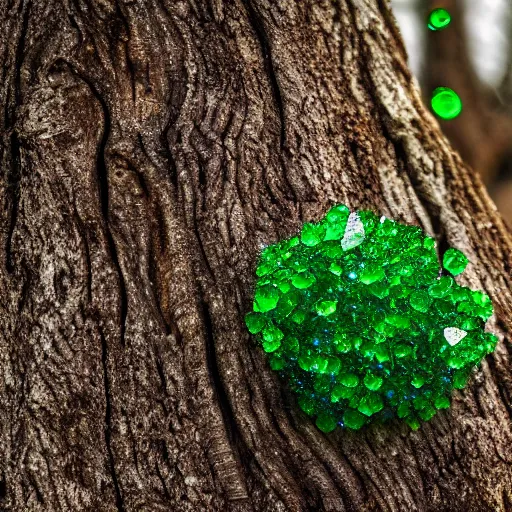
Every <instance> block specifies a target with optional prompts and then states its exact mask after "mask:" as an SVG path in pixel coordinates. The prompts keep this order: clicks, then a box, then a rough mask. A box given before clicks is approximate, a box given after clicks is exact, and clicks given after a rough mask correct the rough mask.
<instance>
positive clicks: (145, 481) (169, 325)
mask: <svg viewBox="0 0 512 512" xmlns="http://www.w3.org/2000/svg"><path fill="white" fill-rule="evenodd" d="M0 22H1V26H2V30H1V32H0V64H1V65H2V80H1V81H0V102H1V105H2V109H1V110H0V120H1V123H2V132H1V143H0V162H1V176H0V201H1V214H0V236H1V244H0V289H1V290H2V293H1V295H0V322H1V324H0V327H1V328H0V370H1V378H0V418H1V419H0V453H1V456H0V478H1V484H0V508H1V509H2V510H13V511H21V510H36V511H39V510H41V511H43V510H49V511H60V510H63V511H68V510H70V511H79V510H99V511H110V510H117V511H135V510H145V511H146V510H147V511H159V510H179V511H202V510H212V511H225V510H236V511H269V512H270V511H272V512H274V511H288V510H290V511H295V510H297V511H302V510H325V511H366V510H368V511H377V510H390V511H402V510H403V511H444V510H446V511H455V512H457V511H464V512H467V511H470V512H471V511H475V512H485V511H507V510H512V449H511V446H512V430H511V426H512V423H511V419H512V405H511V396H512V378H511V345H510V320H511V317H512V295H511V290H510V285H511V265H512V257H511V248H512V237H511V235H510V233H509V232H508V231H507V229H506V228H505V227H504V225H503V222H502V220H501V219H500V217H499V216H498V214H497V212H496V208H495V207H494V205H493V204H492V203H491V202H490V200H489V199H488V196H487V193H486V191H485V190H484V189H483V187H482V185H481V183H480V181H479V180H478V178H477V177H476V176H475V174H474V173H473V172H472V171H471V170H470V169H468V168H467V167H466V166H465V165H464V164H463V163H462V161H461V160H460V158H459V157H458V156H457V155H456V154H455V153H454V152H453V150H452V149H451V148H450V146H449V145H448V143H447V141H446V140H445V138H444V137H443V136H442V135H441V133H440V131H439V127H438V126H437V124H436V122H435V120H434V119H433V118H432V116H431V115H430V114H429V113H428V112H427V111H426V110H425V108H424V107H423V105H422V103H421V100H420V95H419V91H418V90H417V88H416V85H415V82H414V80H413V79H412V77H411V74H410V72H409V70H408V68H407V63H406V55H405V51H404V48H403V44H402V41H401V37H400V35H399V33H398V31H397V28H396V25H395V22H394V19H393V17H392V14H391V12H390V9H389V6H388V5H387V3H386V2H384V1H383V0H304V1H300V2H298V1H295V0H229V1H228V0H224V1H222V0H130V1H128V0H125V1H122V0H117V1H112V0H95V1H93V0H67V1H65V2H61V1H57V0H45V1H43V0H0ZM335 202H344V203H346V204H348V205H349V206H350V207H352V208H371V209H373V210H374V211H376V212H379V213H381V214H384V215H387V216H388V217H391V218H394V219H396V220H400V221H402V222H408V223H414V224H418V225H420V226H421V227H422V228H423V229H425V230H426V231H427V232H429V233H430V234H432V235H435V236H436V237H437V238H438V241H439V247H440V250H441V251H443V250H444V249H445V248H446V247H447V246H448V245H451V246H455V247H458V248H460V249H462V250H463V251H464V252H465V253H466V254H467V255H468V256H469V258H470V260H471V264H470V266H469V268H468V270H467V271H466V272H465V273H464V274H465V275H464V276H463V277H461V278H460V282H462V283H463V284H465V285H470V286H472V287H479V288H482V289H485V290H486V291H487V292H488V293H489V294H490V295H491V297H492V299H493V301H494V304H495V308H496V315H495V317H493V320H492V322H491V325H490V327H491V328H492V329H493V330H495V331H496V332H497V333H498V334H499V335H500V344H499V346H498V348H497V350H496V352H495V353H494V354H492V355H490V356H488V358H487V359H486V360H485V361H484V362H483V364H482V367H481V368H480V369H479V370H478V371H476V372H475V374H474V377H473V379H472V382H471V385H470V386H469V387H468V388H467V389H465V390H464V391H462V392H457V393H456V394H455V397H454V400H453V405H452V407H451V409H449V410H447V411H444V412H440V413H439V414H438V415H437V416H436V417H435V418H434V419H433V420H432V421H431V422H429V423H427V424H425V425H423V426H422V428H421V429H420V430H419V431H417V432H412V431H410V429H409V428H408V427H407V426H405V425H402V424H400V423H398V422H396V423H391V424H389V425H386V426H372V427H370V428H368V429H367V430H365V431H363V432H348V431H337V432H334V433H332V434H329V435H324V434H322V433H321V432H319V431H318V430H317V429H316V428H315V427H314V425H313V424H312V423H311V421H310V420H309V419H308V418H306V417H305V416H304V415H303V414H302V413H301V412H300V411H299V410H298V408H297V406H296V404H295V401H294V398H293V396H290V394H289V393H288V392H287V391H286V388H285V387H284V386H283V385H282V383H280V382H279V381H278V379H277V378H276V377H275V375H274V374H273V372H271V371H270V369H269V367H268V365H267V362H266V359H265V357H264V354H263V353H262V351H261V349H260V348H258V347H257V346H256V344H255V343H254V340H252V339H251V338H250V336H249V335H248V333H247V331H246V329H245V327H244V324H243V314H244V313H245V312H246V311H248V310H249V308H250V305H251V296H252V293H253V287H254V268H255V263H256V259H257V256H258V253H259V250H260V249H261V247H262V246H263V245H267V244H270V243H273V242H275V241H276V240H278V239H280V238H283V237H287V236H289V235H291V234H293V233H295V232H296V231H297V230H298V228H299V226H300V225H301V223H303V222H306V221H311V220H318V219H319V218H321V217H322V216H323V215H324V213H325V212H326V210H327V209H328V207H329V206H330V205H331V204H333V203H335Z"/></svg>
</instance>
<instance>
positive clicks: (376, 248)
mask: <svg viewBox="0 0 512 512" xmlns="http://www.w3.org/2000/svg"><path fill="white" fill-rule="evenodd" d="M442 261H443V268H444V270H445V271H446V272H445V275H442V272H440V268H439V260H438V255H437V253H436V244H435V241H434V240H433V239H432V238H430V237H428V236H426V235H425V234H424V233H423V232H422V231H421V230H420V229H419V228H418V227H416V226H407V225H404V224H400V223H398V222H395V221H393V220H391V219H388V218H386V217H384V216H376V215H375V214H374V213H372V212H369V211H360V212H352V213H351V212H350V211H349V209H348V208H347V207H346V206H343V205H338V206H335V207H333V208H332V209H331V210H330V211H329V212H328V213H327V215H326V217H325V218H324V219H322V220H321V221H320V222H318V223H308V224H305V225H304V226H303V229H302V231H301V233H300V234H298V236H294V237H292V238H290V239H287V240H283V241H281V242H278V243H276V244H274V245H271V246H268V247H266V248H265V249H264V250H263V251H262V254H261V256H260V261H259V262H258V267H257V269H256V276H257V277H258V280H257V282H256V289H255V295H254V303H253V311H251V312H249V313H247V315H246V316H245V322H246V325H247V329H248V331H249V332H250V333H251V334H252V335H254V336H255V337H256V338H257V339H258V340H259V342H260V343H261V346H262V347H263V350H264V351H265V352H267V353H268V358H269V365H270V368H272V369H273V370H275V371H277V372H279V374H280V375H281V376H282V377H283V378H284V379H285V380H287V382H288V385H289V387H290V388H291V390H292V391H293V392H294V393H296V394H297V395H298V404H299V407H300V408H301V409H302V410H303V411H304V412H305V413H306V414H307V415H310V416H313V417H314V418H315V422H316V426H317V427H318V428H319V429H320V430H321V431H322V432H326V433H327V432H331V431H332V430H334V429H335V428H336V426H337V425H340V426H342V427H343V428H349V429H353V430H357V429H360V428H362V427H363V426H364V425H366V424H368V423H370V422H377V421H379V422H380V421H387V420H388V419H389V418H399V419H401V420H403V421H405V422H406V423H407V424H408V425H409V426H410V427H411V428H413V429H416V428H419V427H420V425H421V423H422V422H423V421H428V420H430V419H431V418H432V417H433V416H434V415H435V413H436V411H437V410H438V409H444V408H447V407H449V405H450V396H451V394H452V391H453V389H461V388H462V387H464V386H465V385H466V383H467V381H468V379H469V376H470V373H471V369H472V368H474V367H475V366H476V365H477V364H478V363H479V362H480V361H481V359H482V358H483V357H485V355H486V354H488V353H490V352H492V351H493V350H494V348H495V346H496V343H497V338H496V337H495V336H494V335H492V334H490V333H487V332H485V330H484V327H485V322H486V320H487V319H488V318H489V317H490V316H491V315H492V302H491V300H490V298H489V296H488V295H486V294H485V293H483V292H481V291H479V290H471V289H469V288H466V287H463V286H460V285H459V284H458V283H457V282H456V280H455V279H454V278H453V276H456V275H458V274H460V273H461V272H462V271H463V270H464V268H465V266H466V264H467V258H466V257H465V256H464V255H463V254H462V253H461V252H460V251H458V250H456V249H449V250H447V251H446V252H445V253H444V255H443V258H442ZM448 273H449V275H447V274H448Z"/></svg>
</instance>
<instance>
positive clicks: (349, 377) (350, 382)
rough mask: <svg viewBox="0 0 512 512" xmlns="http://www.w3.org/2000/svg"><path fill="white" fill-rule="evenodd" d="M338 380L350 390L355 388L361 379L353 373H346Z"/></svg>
mask: <svg viewBox="0 0 512 512" xmlns="http://www.w3.org/2000/svg"><path fill="white" fill-rule="evenodd" d="M338 380H339V381H340V382H341V383H342V384H343V385H344V386H347V387H348V388H354V387H356V386H357V385H358V384H359V378H358V376H357V375H354V374H353V373H344V374H342V375H340V376H339V377H338Z"/></svg>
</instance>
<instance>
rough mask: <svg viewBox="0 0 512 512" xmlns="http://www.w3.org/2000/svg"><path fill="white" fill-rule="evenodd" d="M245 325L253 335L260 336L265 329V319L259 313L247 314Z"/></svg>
mask: <svg viewBox="0 0 512 512" xmlns="http://www.w3.org/2000/svg"><path fill="white" fill-rule="evenodd" d="M245 324H246V325H247V329H249V332H250V333H251V334H258V333H259V332H260V331H261V330H262V329H263V327H265V317H264V316H263V315H260V314H258V313H247V315H245Z"/></svg>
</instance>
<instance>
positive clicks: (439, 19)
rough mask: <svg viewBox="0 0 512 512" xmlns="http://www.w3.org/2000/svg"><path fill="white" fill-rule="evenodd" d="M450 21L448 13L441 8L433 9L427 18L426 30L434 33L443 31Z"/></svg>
mask: <svg viewBox="0 0 512 512" xmlns="http://www.w3.org/2000/svg"><path fill="white" fill-rule="evenodd" d="M451 21H452V17H451V16H450V13H449V12H448V11H447V10H446V9H443V8H442V7H440V8H438V9H434V10H433V11H432V12H431V13H430V14H429V17H428V28H429V29H430V30H432V31H434V32H436V31H438V30H443V28H446V27H447V26H448V25H449V24H450V23H451Z"/></svg>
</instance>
